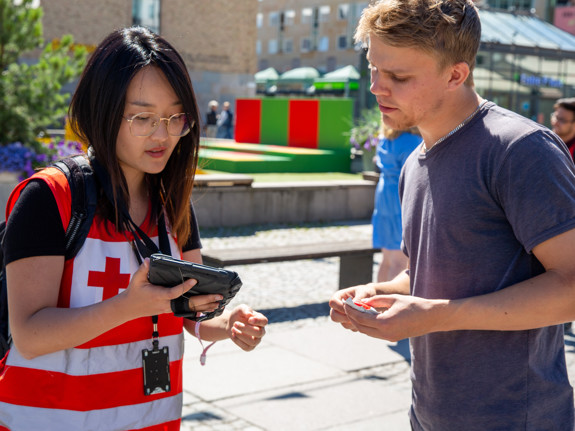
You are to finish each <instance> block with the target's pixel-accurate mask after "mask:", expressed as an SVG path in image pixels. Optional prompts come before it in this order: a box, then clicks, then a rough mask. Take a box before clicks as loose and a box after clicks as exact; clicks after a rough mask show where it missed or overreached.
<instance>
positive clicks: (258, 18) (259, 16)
mask: <svg viewBox="0 0 575 431" xmlns="http://www.w3.org/2000/svg"><path fill="white" fill-rule="evenodd" d="M263 25H264V14H263V13H258V14H257V15H256V26H257V28H262V27H263Z"/></svg>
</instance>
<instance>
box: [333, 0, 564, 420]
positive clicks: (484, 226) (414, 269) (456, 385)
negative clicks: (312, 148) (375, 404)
mask: <svg viewBox="0 0 575 431" xmlns="http://www.w3.org/2000/svg"><path fill="white" fill-rule="evenodd" d="M480 33H481V27H480V22H479V16H478V13H477V10H476V8H475V6H474V4H473V2H472V1H471V0H383V1H380V2H376V3H375V4H372V5H371V6H369V7H368V8H367V9H365V10H364V12H363V15H362V17H361V19H360V22H359V26H358V29H357V32H356V39H357V40H358V41H363V42H366V43H367V44H368V53H367V58H368V61H369V63H370V69H371V83H372V84H371V91H372V93H374V94H375V96H376V99H377V102H378V104H379V108H380V110H381V112H382V117H383V121H384V122H385V124H387V125H388V126H390V127H392V128H396V129H406V128H409V127H412V126H417V127H418V128H419V130H420V132H421V135H422V138H423V143H422V144H421V146H420V147H419V148H417V149H416V150H415V151H414V152H413V153H412V154H411V155H410V156H409V158H408V160H407V162H406V164H405V166H404V168H403V171H402V176H401V179H400V187H399V192H400V196H401V200H402V217H403V221H402V223H403V249H404V251H405V253H406V254H407V255H408V257H409V269H408V270H406V271H405V272H403V273H401V274H400V275H398V276H397V277H396V278H395V279H393V280H392V281H389V282H384V283H370V284H367V285H362V286H354V287H350V288H348V289H344V290H341V291H339V292H337V293H336V294H335V295H334V296H333V297H332V299H331V300H330V306H331V307H332V310H331V317H332V319H333V320H334V321H335V322H339V323H341V324H342V325H343V326H344V327H345V328H347V329H351V330H354V331H359V332H362V333H364V334H367V335H369V336H372V337H377V338H382V339H386V340H391V341H397V340H401V339H404V338H408V337H409V338H410V343H411V353H412V355H411V361H412V374H411V375H412V387H413V396H412V400H413V401H412V406H411V409H410V421H411V426H412V428H413V429H414V430H416V431H421V430H441V431H451V430H457V431H460V430H465V431H474V430H477V431H486V430H495V429H497V430H542V429H546V430H551V429H553V430H569V431H572V430H573V425H574V408H573V389H572V387H571V386H570V384H569V380H568V375H567V370H566V365H565V352H564V340H563V325H562V324H563V323H564V322H566V321H570V320H575V263H574V261H573V256H574V255H575V168H574V165H573V163H572V161H571V160H570V155H569V153H568V152H567V150H566V148H565V146H564V145H563V144H562V143H561V142H560V140H559V138H558V137H557V136H556V135H555V134H554V133H552V132H551V131H550V130H548V129H546V128H545V127H543V126H541V125H539V124H537V123H534V122H532V121H531V120H528V119H526V118H524V117H521V116H519V115H517V114H515V113H513V112H510V111H507V110H505V109H502V108H500V107H498V106H496V105H495V104H494V103H491V102H487V101H485V100H483V99H482V98H481V97H480V96H479V95H478V94H477V93H476V92H475V91H474V87H473V77H472V71H473V68H474V66H475V57H476V54H477V50H478V47H479V41H480ZM348 297H353V298H355V300H356V301H359V300H363V301H364V302H365V304H366V305H370V306H372V307H375V308H376V309H377V310H379V311H380V313H379V314H377V315H372V314H367V313H363V312H361V311H357V310H355V309H353V308H352V307H350V306H349V305H346V304H344V303H343V300H344V299H346V298H348ZM382 402H385V401H383V400H382Z"/></svg>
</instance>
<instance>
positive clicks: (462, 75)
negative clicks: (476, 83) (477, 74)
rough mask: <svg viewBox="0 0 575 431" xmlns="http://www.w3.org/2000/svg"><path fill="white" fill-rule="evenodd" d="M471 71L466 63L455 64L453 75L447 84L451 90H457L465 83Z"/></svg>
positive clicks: (452, 69)
mask: <svg viewBox="0 0 575 431" xmlns="http://www.w3.org/2000/svg"><path fill="white" fill-rule="evenodd" d="M470 73H471V71H470V70H469V65H468V64H467V63H466V62H465V61H461V62H459V63H455V64H454V65H453V66H451V75H450V77H449V82H448V83H447V85H448V89H449V90H455V89H457V88H459V87H460V86H461V85H463V84H464V83H465V81H466V80H467V77H468V76H469V74H470Z"/></svg>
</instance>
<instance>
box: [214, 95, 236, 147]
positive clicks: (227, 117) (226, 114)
mask: <svg viewBox="0 0 575 431" xmlns="http://www.w3.org/2000/svg"><path fill="white" fill-rule="evenodd" d="M233 121H234V114H233V113H232V111H230V102H224V104H223V105H222V112H221V114H220V118H218V134H217V137H218V138H221V139H233V138H234V134H233V133H232V129H233Z"/></svg>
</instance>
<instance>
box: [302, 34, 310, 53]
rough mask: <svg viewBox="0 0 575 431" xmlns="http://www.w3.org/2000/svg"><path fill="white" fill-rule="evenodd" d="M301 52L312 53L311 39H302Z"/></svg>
mask: <svg viewBox="0 0 575 431" xmlns="http://www.w3.org/2000/svg"><path fill="white" fill-rule="evenodd" d="M300 51H301V52H310V51H311V39H310V38H309V37H303V38H302V39H301V46H300Z"/></svg>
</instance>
